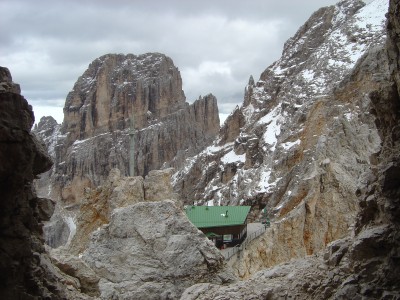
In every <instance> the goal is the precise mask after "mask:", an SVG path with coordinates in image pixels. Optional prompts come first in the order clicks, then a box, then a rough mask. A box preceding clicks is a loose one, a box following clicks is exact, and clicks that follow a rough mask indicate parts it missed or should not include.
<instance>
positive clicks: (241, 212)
mask: <svg viewBox="0 0 400 300" xmlns="http://www.w3.org/2000/svg"><path fill="white" fill-rule="evenodd" d="M250 208H251V206H188V207H186V209H185V211H186V215H187V217H188V218H189V220H190V221H191V222H192V223H193V224H194V225H195V226H196V227H197V228H207V227H221V226H233V225H241V224H244V222H245V221H246V218H247V215H248V213H249V211H250ZM227 212H228V213H227Z"/></svg>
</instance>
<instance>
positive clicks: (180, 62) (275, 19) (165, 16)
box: [0, 0, 336, 113]
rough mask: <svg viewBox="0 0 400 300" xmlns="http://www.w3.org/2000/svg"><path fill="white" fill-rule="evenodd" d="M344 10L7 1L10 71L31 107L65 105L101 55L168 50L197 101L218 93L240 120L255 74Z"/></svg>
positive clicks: (264, 3)
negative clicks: (300, 33)
mask: <svg viewBox="0 0 400 300" xmlns="http://www.w3.org/2000/svg"><path fill="white" fill-rule="evenodd" d="M335 2H336V1H335V0H318V1H317V0H299V1H292V0H281V1H275V0H253V1H232V0H219V1H214V0H204V1H181V0H170V1H130V0H116V1H109V0H69V1H61V0H60V1H56V0H51V1H50V0H36V1H31V0H1V1H0V10H1V11H2V12H7V13H5V14H4V15H3V16H2V18H1V19H0V52H1V56H0V65H3V66H7V67H9V68H10V70H11V72H12V74H13V77H14V80H15V81H16V82H18V83H20V84H21V87H22V91H23V93H24V95H25V97H26V98H27V99H28V100H29V101H33V103H41V104H43V105H46V106H51V104H50V103H51V99H54V103H57V104H56V105H55V106H59V105H60V104H59V100H57V99H65V97H66V95H67V93H68V92H69V91H70V90H71V89H72V87H73V84H74V82H75V81H76V80H77V78H78V76H80V75H81V74H82V73H83V72H84V70H85V69H86V68H87V66H88V65H89V63H90V62H91V61H92V60H94V59H95V58H96V57H99V56H101V55H103V54H105V53H134V54H140V53H145V52H155V51H156V52H162V53H165V54H166V55H168V56H170V57H171V58H172V59H173V60H174V62H175V65H177V67H178V68H179V69H180V70H181V73H182V77H183V78H182V79H183V83H184V89H185V94H186V95H187V99H188V100H189V101H193V100H195V99H197V97H198V96H199V95H200V94H201V95H204V94H207V93H210V92H212V93H213V94H215V95H216V96H217V98H218V102H219V107H220V111H221V112H222V113H230V112H231V109H232V108H234V106H235V103H236V104H240V102H241V101H242V97H243V89H244V86H245V85H246V83H247V81H248V78H249V76H250V75H253V76H254V78H258V77H259V75H260V73H261V72H262V71H263V70H264V69H265V68H266V67H267V66H268V65H269V64H271V63H272V62H273V61H274V60H276V59H277V58H279V55H280V53H281V51H282V47H283V43H284V42H285V40H286V39H287V38H289V37H290V36H291V35H293V34H294V33H295V31H296V30H297V29H298V27H299V26H300V25H302V24H303V23H304V22H305V21H306V20H307V19H308V17H309V16H310V15H311V13H312V12H313V11H315V10H316V9H318V8H319V7H321V6H325V5H331V4H334V3H335ZM207 68H208V69H207ZM213 68H214V70H213ZM224 68H225V69H224ZM43 101H45V102H43ZM38 107H39V105H38ZM34 108H35V104H34Z"/></svg>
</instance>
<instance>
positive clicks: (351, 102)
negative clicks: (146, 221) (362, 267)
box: [174, 0, 390, 277]
mask: <svg viewBox="0 0 400 300" xmlns="http://www.w3.org/2000/svg"><path fill="white" fill-rule="evenodd" d="M386 12H387V1H386V0H382V1H374V2H372V3H370V4H368V5H365V4H363V3H362V2H361V1H340V2H339V3H338V4H337V5H336V6H331V7H326V8H322V9H320V10H318V11H317V12H315V13H314V14H313V15H312V16H311V17H310V19H309V20H308V21H307V22H306V23H305V24H304V25H303V26H302V27H301V28H300V29H299V30H298V32H297V33H296V34H295V36H294V37H293V38H291V39H289V40H288V41H287V42H286V44H285V46H284V49H283V53H282V57H281V58H280V59H279V60H278V61H276V62H275V63H274V64H272V65H271V66H270V67H268V68H267V69H266V70H265V71H264V72H263V73H262V74H261V76H260V79H259V80H258V81H257V82H254V80H253V78H250V80H249V84H248V85H247V86H246V88H245V97H244V101H243V105H242V106H241V107H238V108H237V109H236V110H235V111H234V112H233V113H232V114H231V116H230V117H228V119H227V121H226V123H225V124H224V126H223V128H222V129H221V132H220V135H219V137H218V138H217V140H216V142H215V143H214V144H213V145H212V146H210V147H208V148H207V149H206V150H204V151H203V152H202V153H201V154H199V155H198V156H196V157H194V158H192V159H188V161H187V165H186V167H185V168H183V169H182V170H180V171H179V172H177V173H176V174H175V176H174V180H175V181H174V185H175V190H176V191H177V192H178V193H181V194H182V195H183V198H184V199H195V200H198V199H206V200H207V201H209V203H211V202H213V203H214V204H219V203H220V204H233V205H237V204H246V205H252V206H253V209H254V211H255V212H256V215H257V212H259V210H261V209H263V208H266V209H267V212H268V216H269V218H270V219H272V220H273V221H274V222H273V224H272V226H271V229H270V230H267V232H266V233H265V234H264V235H263V237H262V242H260V245H261V246H260V247H259V248H257V247H256V249H252V251H249V252H248V254H246V255H248V257H247V258H248V259H246V260H242V264H240V263H239V264H238V265H237V266H236V269H237V272H238V275H240V276H241V277H247V276H249V275H250V274H251V273H253V272H255V271H257V270H260V269H261V268H264V267H267V266H272V265H275V264H277V263H280V262H284V261H288V260H290V259H291V258H293V257H303V256H305V255H310V254H313V253H316V252H318V251H320V250H322V249H324V248H325V247H326V245H328V244H329V243H330V242H332V241H334V240H336V239H339V238H342V237H344V236H346V235H348V232H349V231H348V230H349V228H350V227H351V226H352V225H353V224H354V222H355V216H356V214H357V212H358V209H359V208H358V201H359V200H358V198H357V193H356V192H357V190H358V189H359V187H360V186H365V185H366V184H367V181H366V180H367V179H365V178H364V175H365V172H367V171H368V170H369V169H370V168H371V166H374V165H375V164H376V159H375V157H376V153H378V152H379V151H380V150H381V141H382V140H381V136H380V134H379V127H378V126H377V123H376V116H375V115H374V113H373V111H374V103H373V102H374V97H373V91H375V90H376V89H378V88H379V87H382V86H384V85H387V86H390V83H389V78H390V76H389V67H388V61H387V58H386V55H385V53H384V52H383V51H382V45H383V44H384V41H385V26H384V24H385V13H386ZM362 57H363V59H362V60H360V61H359V62H358V63H357V61H358V60H359V59H360V58H362ZM378 62H379V63H378ZM354 67H356V70H358V71H353V68H354ZM194 178H195V179H194ZM256 219H257V217H256ZM246 253H247V252H246Z"/></svg>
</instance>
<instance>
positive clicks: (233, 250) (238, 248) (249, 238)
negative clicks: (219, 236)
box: [222, 226, 267, 260]
mask: <svg viewBox="0 0 400 300" xmlns="http://www.w3.org/2000/svg"><path fill="white" fill-rule="evenodd" d="M266 230H267V227H266V226H263V227H261V228H260V229H258V230H257V231H255V232H253V233H251V234H250V235H248V236H247V237H246V239H245V240H244V241H243V243H241V244H240V245H236V246H235V247H232V248H228V249H227V250H225V251H223V252H222V255H223V256H224V257H225V259H226V260H228V259H230V258H231V257H232V256H233V255H235V254H236V253H238V252H239V251H242V250H243V249H246V247H247V245H248V244H250V242H251V241H252V240H254V239H255V238H257V237H259V236H260V235H261V234H263V233H264V232H265V231H266Z"/></svg>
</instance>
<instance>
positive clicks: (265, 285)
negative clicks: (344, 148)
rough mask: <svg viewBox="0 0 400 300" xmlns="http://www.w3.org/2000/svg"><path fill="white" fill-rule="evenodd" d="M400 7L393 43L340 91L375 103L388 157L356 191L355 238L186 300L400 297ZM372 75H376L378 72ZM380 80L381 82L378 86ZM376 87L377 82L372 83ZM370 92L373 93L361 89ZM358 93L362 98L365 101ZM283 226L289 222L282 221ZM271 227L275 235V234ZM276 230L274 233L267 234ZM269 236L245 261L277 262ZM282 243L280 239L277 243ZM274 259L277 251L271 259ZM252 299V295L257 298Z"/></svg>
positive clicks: (398, 5) (391, 25) (373, 54)
mask: <svg viewBox="0 0 400 300" xmlns="http://www.w3.org/2000/svg"><path fill="white" fill-rule="evenodd" d="M399 12H400V1H398V0H391V1H390V4H389V13H388V15H387V16H388V23H387V41H386V43H385V44H384V45H382V48H381V49H380V50H372V51H369V52H368V54H367V55H366V56H364V57H363V58H362V59H361V60H360V61H359V63H358V64H357V66H356V67H355V68H354V70H353V71H352V73H351V75H350V76H349V77H348V78H347V79H346V80H344V81H343V82H342V84H341V86H340V87H339V88H338V89H337V90H336V91H335V92H334V94H333V96H334V97H335V99H337V98H341V97H343V95H351V97H356V98H357V97H368V98H369V99H370V105H369V106H368V107H366V109H368V110H369V112H370V113H371V114H372V115H373V116H374V118H375V124H376V126H377V131H378V134H379V137H380V140H381V148H380V151H379V152H377V153H376V154H375V155H374V156H373V163H370V168H369V169H368V170H366V171H365V173H363V174H362V176H361V177H360V184H359V188H358V189H357V190H356V195H357V200H358V201H359V205H360V211H359V213H358V215H357V217H356V220H355V225H354V227H353V228H352V230H351V231H350V234H349V235H348V236H347V237H346V238H344V239H339V240H336V241H334V242H333V243H331V244H329V245H328V247H327V248H326V250H325V251H324V252H323V253H319V254H317V255H312V256H308V257H305V258H302V259H297V260H292V261H290V262H286V263H283V264H280V265H278V266H275V267H273V268H270V269H265V270H262V271H259V272H258V273H256V274H255V275H254V276H252V277H251V279H250V280H246V281H242V282H239V283H237V284H234V285H231V286H228V287H221V286H217V285H212V284H200V285H195V286H193V287H191V288H190V289H188V290H186V292H185V293H184V294H183V296H182V299H198V300H199V299H213V298H218V297H220V296H222V295H224V297H229V298H230V299H254V298H256V297H259V298H265V299H285V298H292V297H294V298H296V299H398V298H399V297H400V284H399V281H398V279H397V278H396V276H397V275H396V274H398V272H399V264H398V257H399V253H400V242H399V241H400V236H399V232H400V227H399V226H400V224H399V213H400V203H399V195H400V176H399V175H400V168H399V153H400V152H399V150H400V134H399V129H400V127H399V124H400V123H399V121H400V93H399V78H400V77H399V74H400V68H399V66H400V65H399V59H400V55H399V53H400V51H399V50H400V47H399V45H400V44H399V40H400V24H399V17H400V15H399ZM386 64H388V67H389V70H390V71H389V72H388V77H385V79H384V80H382V77H381V72H378V71H379V69H380V68H381V66H382V65H386ZM371 72H372V73H371ZM373 78H380V79H381V80H376V79H375V80H373V81H374V82H371V79H373ZM372 83H373V84H372ZM362 86H368V87H369V90H368V91H365V90H364V89H361V95H358V94H359V93H358V92H359V91H360V88H361V87H362ZM357 95H358V96H357ZM280 223H281V224H280V226H283V222H280ZM274 230H276V228H274V227H273V228H271V230H270V232H269V233H268V234H273V232H271V231H274ZM267 232H268V230H267ZM266 243H268V238H267V237H263V238H262V239H260V240H258V241H257V242H256V243H254V244H253V245H252V246H250V249H248V252H246V253H244V254H243V256H244V257H242V261H246V260H247V261H248V263H249V264H251V263H250V262H249V260H252V261H253V262H254V261H257V256H261V257H262V259H270V258H269V257H270V256H269V254H270V253H269V252H265V246H266ZM276 243H278V241H276ZM271 254H272V253H271ZM249 295H251V296H249Z"/></svg>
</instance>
